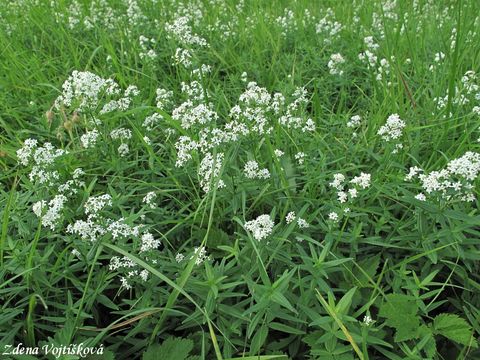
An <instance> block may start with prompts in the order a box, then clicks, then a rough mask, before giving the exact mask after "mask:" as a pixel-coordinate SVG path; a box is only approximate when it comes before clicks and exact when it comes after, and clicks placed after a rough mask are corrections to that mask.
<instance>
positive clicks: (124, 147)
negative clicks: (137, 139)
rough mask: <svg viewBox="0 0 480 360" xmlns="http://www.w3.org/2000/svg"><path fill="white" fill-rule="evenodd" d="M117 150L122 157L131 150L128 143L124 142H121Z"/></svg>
mask: <svg viewBox="0 0 480 360" xmlns="http://www.w3.org/2000/svg"><path fill="white" fill-rule="evenodd" d="M117 151H118V155H120V156H121V157H125V156H127V155H128V153H129V152H130V148H129V147H128V144H125V143H123V144H120V146H119V147H118V149H117Z"/></svg>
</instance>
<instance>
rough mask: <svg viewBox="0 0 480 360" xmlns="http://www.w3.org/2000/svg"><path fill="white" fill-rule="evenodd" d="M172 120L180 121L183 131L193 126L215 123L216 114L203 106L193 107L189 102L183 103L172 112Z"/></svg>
mask: <svg viewBox="0 0 480 360" xmlns="http://www.w3.org/2000/svg"><path fill="white" fill-rule="evenodd" d="M172 118H173V119H174V120H177V121H180V122H181V125H182V127H183V128H184V129H189V128H190V127H192V126H193V125H195V124H199V125H205V124H207V123H210V122H213V121H216V120H217V119H218V114H217V113H216V112H215V111H213V110H212V109H211V107H210V106H208V105H205V104H199V105H196V106H195V105H194V104H193V102H192V101H191V100H187V101H185V102H184V103H183V104H181V105H180V106H179V107H177V108H176V109H174V110H173V113H172Z"/></svg>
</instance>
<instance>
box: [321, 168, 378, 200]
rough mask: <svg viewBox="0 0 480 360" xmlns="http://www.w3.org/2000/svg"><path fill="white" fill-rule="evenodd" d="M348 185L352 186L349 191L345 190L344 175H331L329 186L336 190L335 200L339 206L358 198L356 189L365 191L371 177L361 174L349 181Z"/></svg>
mask: <svg viewBox="0 0 480 360" xmlns="http://www.w3.org/2000/svg"><path fill="white" fill-rule="evenodd" d="M349 183H350V184H353V185H354V186H353V187H351V188H350V189H346V178H345V175H343V174H340V173H338V174H334V175H333V181H332V182H331V183H330V184H329V185H330V186H331V187H333V188H334V189H336V190H337V198H338V201H339V202H340V203H341V204H343V203H346V202H347V201H349V200H350V201H351V200H353V199H355V198H356V197H358V189H362V190H365V189H367V188H368V187H369V186H370V183H371V175H370V174H367V173H364V172H361V173H360V175H358V176H355V177H354V178H353V179H351V180H350V182H349Z"/></svg>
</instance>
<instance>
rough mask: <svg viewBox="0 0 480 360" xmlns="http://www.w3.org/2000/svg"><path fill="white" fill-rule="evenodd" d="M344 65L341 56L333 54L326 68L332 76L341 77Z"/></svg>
mask: <svg viewBox="0 0 480 360" xmlns="http://www.w3.org/2000/svg"><path fill="white" fill-rule="evenodd" d="M344 63H345V59H344V58H343V56H342V55H341V54H338V53H337V54H333V55H331V56H330V61H329V62H328V64H327V66H328V69H329V71H330V74H332V75H339V76H341V75H343V69H342V68H341V67H342V65H343V64H344Z"/></svg>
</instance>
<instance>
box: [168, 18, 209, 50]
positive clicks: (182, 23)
mask: <svg viewBox="0 0 480 360" xmlns="http://www.w3.org/2000/svg"><path fill="white" fill-rule="evenodd" d="M189 23H190V19H189V18H188V17H187V16H181V17H178V18H177V19H175V20H174V21H173V23H167V24H166V25H165V31H166V32H167V34H169V35H170V36H173V37H175V38H177V39H178V41H180V42H181V43H183V44H184V45H187V46H192V45H198V46H207V45H208V44H207V41H206V40H205V39H204V38H202V37H200V36H198V35H196V34H194V33H193V31H192V27H191V26H190V24H189Z"/></svg>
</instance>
